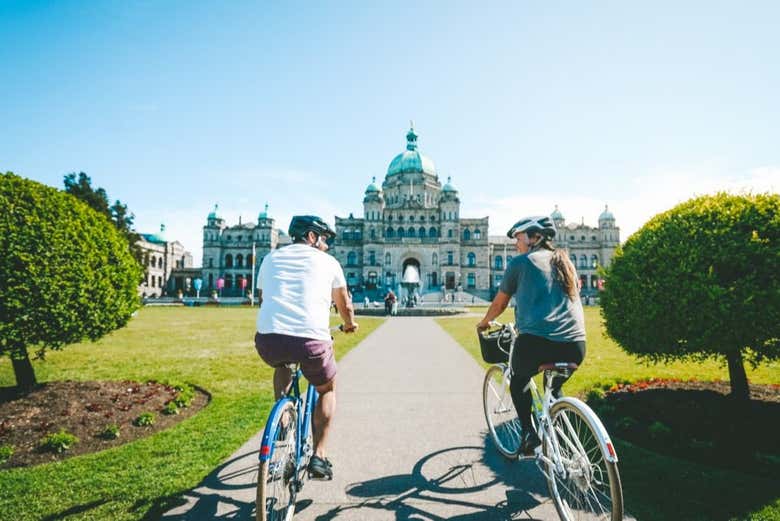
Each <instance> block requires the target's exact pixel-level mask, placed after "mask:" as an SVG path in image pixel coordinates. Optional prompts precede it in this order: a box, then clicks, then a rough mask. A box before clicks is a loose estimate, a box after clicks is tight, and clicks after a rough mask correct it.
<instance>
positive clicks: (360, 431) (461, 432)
mask: <svg viewBox="0 0 780 521" xmlns="http://www.w3.org/2000/svg"><path fill="white" fill-rule="evenodd" d="M483 374H484V372H483V370H482V369H481V368H480V367H479V366H478V365H477V364H476V363H475V362H474V360H473V359H471V357H470V356H469V355H468V354H466V352H465V351H464V350H463V349H462V348H461V347H460V346H459V345H458V344H456V343H455V341H454V340H452V338H451V337H450V336H449V335H448V334H447V333H446V332H444V330H442V329H441V328H440V327H439V325H438V324H437V323H436V322H434V321H433V320H432V319H430V318H411V317H409V318H406V317H404V318H402V317H395V318H391V319H389V320H387V321H386V322H385V323H384V324H382V325H381V326H379V328H377V330H376V331H374V332H373V333H372V334H371V335H370V336H368V337H367V338H366V339H365V340H364V341H363V342H362V344H361V345H360V346H359V347H357V348H356V349H354V350H353V351H352V352H350V353H349V354H348V355H347V356H346V357H345V358H344V359H343V360H342V361H341V362H340V363H339V380H338V389H337V397H338V406H337V407H338V408H337V416H336V423H335V425H334V432H333V434H332V435H331V438H330V439H331V447H329V457H330V459H331V461H333V464H334V473H335V476H334V480H333V481H330V482H320V481H317V482H311V481H308V482H306V484H305V486H304V488H303V490H302V491H301V493H300V494H299V495H298V512H297V513H296V516H295V519H296V520H297V519H301V520H316V521H327V520H360V521H369V520H402V519H415V520H431V521H434V520H441V519H455V520H459V521H467V520H468V521H472V520H473V521H476V520H503V519H523V520H527V519H536V520H557V519H558V515H557V513H556V511H555V507H554V505H553V504H552V502H551V501H550V499H549V497H548V495H547V486H546V484H545V482H544V481H543V478H542V476H541V473H540V472H539V471H538V470H537V468H536V466H535V464H534V463H533V462H532V461H522V462H512V463H510V462H508V461H506V460H504V459H503V458H502V457H501V456H499V455H498V453H497V452H496V451H495V449H493V447H492V445H491V443H490V441H489V440H487V439H486V436H487V429H486V427H485V419H484V416H483V412H482V391H481V389H482V378H483ZM258 446H259V435H258V436H255V437H253V438H252V440H250V441H249V442H247V444H246V445H244V446H243V447H242V448H241V449H240V450H239V451H238V452H236V453H235V454H234V455H233V456H232V457H231V458H230V459H229V460H228V461H227V462H225V464H223V465H222V466H220V467H219V468H217V469H216V470H215V471H214V472H213V473H212V475H210V476H208V477H207V478H206V479H205V480H204V482H203V483H202V484H201V485H200V486H199V487H197V488H196V489H194V490H193V491H191V492H190V493H188V494H187V495H186V496H185V497H184V500H185V501H186V503H185V504H184V505H182V506H180V507H177V508H175V509H174V510H171V511H169V512H168V513H166V514H165V515H164V516H163V519H166V520H185V519H186V520H200V519H214V518H223V519H251V518H252V516H253V512H254V496H255V486H254V483H255V480H256V477H257V472H256V467H257V449H258Z"/></svg>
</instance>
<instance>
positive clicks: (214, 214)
mask: <svg viewBox="0 0 780 521" xmlns="http://www.w3.org/2000/svg"><path fill="white" fill-rule="evenodd" d="M217 210H219V205H218V204H215V205H214V210H212V211H211V213H210V214H209V216H208V219H209V220H211V219H221V217H220V216H219V214H218V213H217Z"/></svg>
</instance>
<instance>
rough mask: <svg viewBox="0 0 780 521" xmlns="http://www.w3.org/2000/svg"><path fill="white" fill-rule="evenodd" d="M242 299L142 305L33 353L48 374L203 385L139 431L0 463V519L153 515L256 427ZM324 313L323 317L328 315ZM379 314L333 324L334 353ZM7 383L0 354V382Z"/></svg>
mask: <svg viewBox="0 0 780 521" xmlns="http://www.w3.org/2000/svg"><path fill="white" fill-rule="evenodd" d="M256 313H257V311H256V310H253V309H250V308H210V307H203V308H180V307H171V308H143V309H141V310H140V311H139V313H138V315H137V316H136V317H135V318H133V319H132V320H131V321H130V323H129V324H128V326H127V327H125V328H123V329H121V330H119V331H116V332H114V333H113V334H111V335H109V336H107V337H106V338H104V339H103V340H101V341H99V342H97V343H94V344H92V343H83V344H78V345H73V346H68V347H67V348H66V349H65V350H64V351H60V352H51V353H49V354H48V355H47V358H46V361H45V362H41V361H38V362H35V363H34V365H35V371H36V374H37V376H38V380H39V381H40V382H46V381H52V380H123V379H129V380H138V381H146V380H181V381H185V382H190V383H192V384H195V385H198V386H201V387H203V388H205V389H206V390H208V391H209V392H210V393H211V394H212V400H211V403H210V404H209V405H208V407H206V408H205V409H204V410H203V411H201V412H200V413H199V414H197V415H196V416H194V417H193V418H190V419H189V420H186V421H184V422H182V423H180V424H179V425H177V426H176V427H174V428H172V429H170V430H167V431H164V432H161V433H158V434H156V435H154V436H150V437H149V438H145V439H142V440H138V441H136V442H133V443H129V444H127V445H123V446H121V447H117V448H114V449H110V450H106V451H103V452H99V453H96V454H91V455H86V456H80V457H74V458H71V459H67V460H64V461H62V462H59V463H53V464H46V465H40V466H37V467H32V468H22V469H10V470H5V471H0V519H2V520H24V519H41V518H47V519H55V518H56V519H59V518H62V517H66V516H69V515H70V514H74V515H73V516H72V517H68V519H75V518H78V519H101V520H105V519H112V520H113V519H142V518H151V519H154V518H156V517H157V516H158V515H159V513H160V512H162V511H165V510H166V509H167V507H168V506H170V504H171V501H172V500H173V499H174V498H175V497H176V496H178V495H179V493H181V492H182V491H186V490H188V489H190V488H192V487H194V486H195V485H197V484H198V482H200V480H201V479H202V478H203V477H205V476H206V475H207V474H208V473H209V472H211V471H212V470H213V469H214V468H215V467H216V466H217V465H219V463H220V462H221V461H223V460H224V459H225V458H226V457H227V456H229V455H230V454H231V453H232V452H233V451H235V450H236V449H237V448H238V447H239V446H240V445H241V444H243V443H244V442H245V441H247V440H248V439H249V438H250V437H251V436H252V435H253V434H254V433H255V432H257V431H258V430H260V429H261V428H262V426H263V420H264V418H265V416H266V414H267V413H268V409H269V407H270V406H271V404H272V401H273V390H272V385H271V370H270V369H269V368H268V367H267V366H265V364H264V363H262V361H261V360H260V358H259V357H258V355H257V353H256V352H255V349H254V343H253V336H254V330H255V315H256ZM336 320H337V319H336V317H333V322H334V323H337V322H336ZM382 320H383V319H379V318H368V317H359V322H360V325H361V329H360V331H359V332H358V333H357V334H355V335H344V334H342V333H338V334H337V336H336V355H337V357H338V358H340V357H341V356H343V355H344V354H345V353H346V352H347V351H349V350H350V349H351V348H353V347H354V346H355V345H357V343H358V342H360V340H362V339H363V338H365V336H366V335H368V334H369V333H370V332H371V331H373V330H374V329H375V328H376V327H377V326H378V325H379V324H380V323H381V322H382ZM11 385H14V377H13V371H12V368H11V362H10V360H8V358H2V359H0V386H11Z"/></svg>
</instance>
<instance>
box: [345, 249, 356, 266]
mask: <svg viewBox="0 0 780 521" xmlns="http://www.w3.org/2000/svg"><path fill="white" fill-rule="evenodd" d="M355 264H357V253H355V252H354V251H351V252H349V253H348V254H347V266H354V265H355Z"/></svg>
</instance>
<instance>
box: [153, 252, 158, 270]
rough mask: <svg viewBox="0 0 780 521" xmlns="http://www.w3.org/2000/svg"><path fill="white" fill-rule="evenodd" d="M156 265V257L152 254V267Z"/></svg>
mask: <svg viewBox="0 0 780 521" xmlns="http://www.w3.org/2000/svg"><path fill="white" fill-rule="evenodd" d="M156 267H157V257H155V256H154V255H152V268H156Z"/></svg>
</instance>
